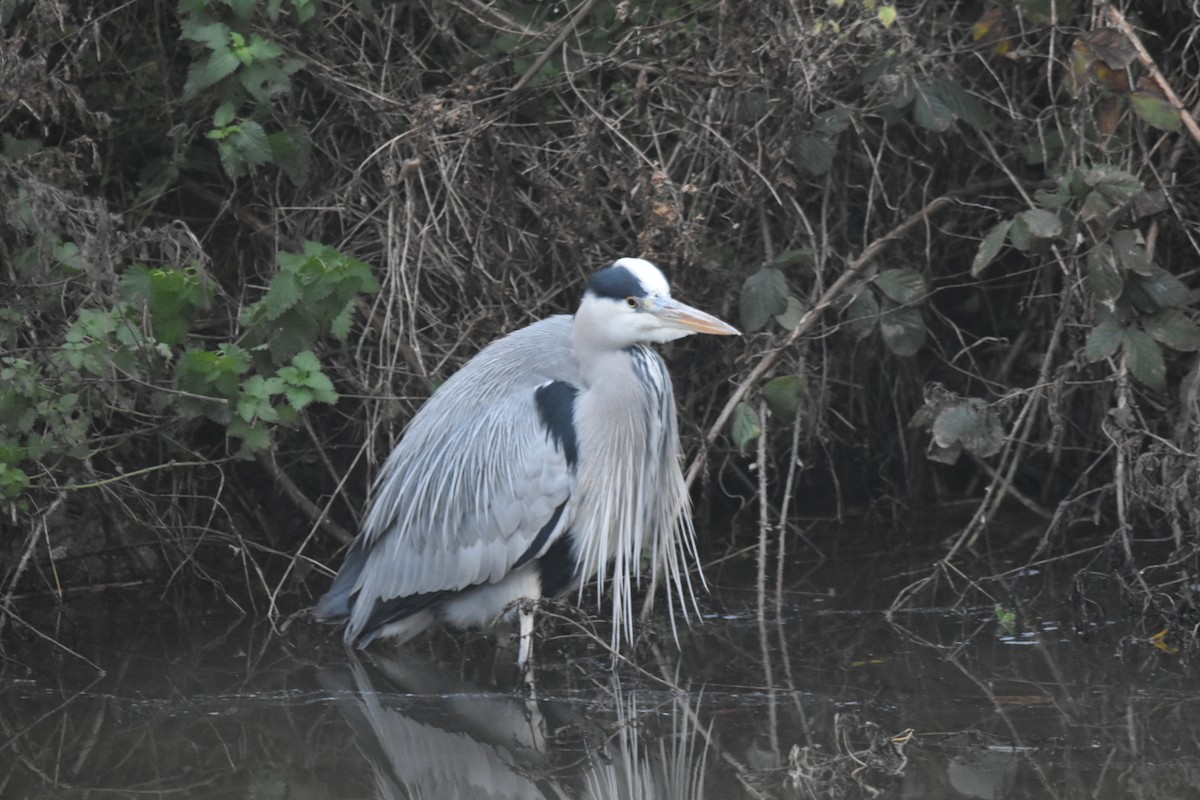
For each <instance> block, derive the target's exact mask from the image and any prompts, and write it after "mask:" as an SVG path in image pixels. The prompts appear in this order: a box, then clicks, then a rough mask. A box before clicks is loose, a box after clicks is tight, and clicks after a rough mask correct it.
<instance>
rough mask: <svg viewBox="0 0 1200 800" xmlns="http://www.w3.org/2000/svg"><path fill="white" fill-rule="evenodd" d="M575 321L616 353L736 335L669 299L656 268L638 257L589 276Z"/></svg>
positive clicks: (668, 290) (734, 330) (707, 316)
mask: <svg viewBox="0 0 1200 800" xmlns="http://www.w3.org/2000/svg"><path fill="white" fill-rule="evenodd" d="M576 320H577V321H578V322H579V323H582V326H583V328H584V329H586V332H587V335H589V336H591V337H594V338H595V339H597V340H598V341H596V342H594V343H595V344H604V345H608V346H611V347H615V348H624V347H629V346H630V345H634V344H641V343H646V342H669V341H671V340H673V339H681V338H683V337H684V336H689V335H691V334H693V333H711V334H716V335H718V336H735V335H739V334H740V331H738V329H737V328H735V327H733V326H732V325H727V324H726V323H724V322H722V321H721V320H719V319H717V318H716V317H714V316H712V315H711V314H706V313H705V312H703V311H701V310H699V309H697V308H692V307H691V306H688V305H684V304H683V303H680V302H679V301H678V300H675V299H674V298H672V297H671V287H670V286H669V285H667V279H666V278H665V277H664V276H663V274H662V273H661V272H659V270H658V267H656V266H654V265H653V264H651V263H650V262H649V261H645V260H643V259H640V258H621V259H618V260H616V261H614V262H613V263H612V264H611V265H610V266H607V267H605V268H604V269H602V270H600V271H599V272H597V273H596V274H595V275H593V276H592V277H591V280H589V281H588V285H587V290H586V291H585V292H584V293H583V302H582V303H580V305H579V313H578V314H577V315H576ZM577 335H578V334H577Z"/></svg>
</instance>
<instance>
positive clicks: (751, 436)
mask: <svg viewBox="0 0 1200 800" xmlns="http://www.w3.org/2000/svg"><path fill="white" fill-rule="evenodd" d="M731 433H732V435H733V443H734V444H736V445H737V448H738V450H739V451H741V452H742V453H745V452H746V445H748V444H750V443H751V442H753V441H754V440H755V439H757V438H758V437H759V436H761V435H762V427H761V426H760V425H759V424H758V414H756V413H754V409H753V408H751V407H750V405H749V404H748V403H745V402H742V403H738V404H737V408H735V409H734V410H733V426H732V431H731Z"/></svg>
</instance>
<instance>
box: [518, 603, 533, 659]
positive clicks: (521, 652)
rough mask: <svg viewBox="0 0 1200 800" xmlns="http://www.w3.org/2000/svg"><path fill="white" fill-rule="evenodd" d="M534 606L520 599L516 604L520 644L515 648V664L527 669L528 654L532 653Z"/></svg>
mask: <svg viewBox="0 0 1200 800" xmlns="http://www.w3.org/2000/svg"><path fill="white" fill-rule="evenodd" d="M535 607H536V606H535V605H534V604H533V603H531V602H528V601H524V600H523V601H521V602H520V603H519V604H518V606H517V619H518V620H520V634H519V636H520V644H519V646H518V648H517V666H519V667H521V668H522V669H528V668H529V666H530V663H529V662H530V656H532V655H533V610H534V608H535Z"/></svg>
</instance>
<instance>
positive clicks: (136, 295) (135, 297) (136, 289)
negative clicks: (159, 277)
mask: <svg viewBox="0 0 1200 800" xmlns="http://www.w3.org/2000/svg"><path fill="white" fill-rule="evenodd" d="M121 288H122V289H124V291H123V292H122V294H123V296H124V299H125V300H126V301H127V302H130V303H139V304H140V303H150V302H151V301H152V300H153V299H154V279H153V278H152V277H151V275H150V268H149V267H147V266H146V265H145V264H134V265H133V266H131V267H129V268H128V269H126V270H125V272H124V273H122V275H121Z"/></svg>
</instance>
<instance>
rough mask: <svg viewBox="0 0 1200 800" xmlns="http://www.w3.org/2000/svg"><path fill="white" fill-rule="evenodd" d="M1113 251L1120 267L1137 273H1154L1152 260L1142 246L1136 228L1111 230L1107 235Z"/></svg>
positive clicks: (1147, 274) (1148, 274) (1149, 274)
mask: <svg viewBox="0 0 1200 800" xmlns="http://www.w3.org/2000/svg"><path fill="white" fill-rule="evenodd" d="M1109 239H1110V241H1111V242H1112V248H1113V252H1114V253H1115V254H1116V256H1117V261H1118V262H1119V263H1120V264H1121V266H1122V267H1124V268H1125V269H1127V270H1129V271H1130V272H1136V273H1138V274H1139V275H1146V276H1151V275H1153V274H1154V262H1153V261H1152V260H1151V258H1150V254H1149V253H1148V252H1146V248H1145V247H1143V246H1142V242H1141V234H1140V233H1139V232H1138V231H1136V230H1128V229H1125V230H1119V231H1113V232H1112V234H1111V235H1110V236H1109Z"/></svg>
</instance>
